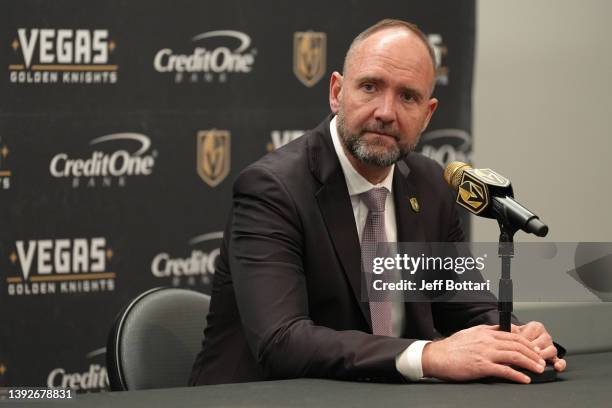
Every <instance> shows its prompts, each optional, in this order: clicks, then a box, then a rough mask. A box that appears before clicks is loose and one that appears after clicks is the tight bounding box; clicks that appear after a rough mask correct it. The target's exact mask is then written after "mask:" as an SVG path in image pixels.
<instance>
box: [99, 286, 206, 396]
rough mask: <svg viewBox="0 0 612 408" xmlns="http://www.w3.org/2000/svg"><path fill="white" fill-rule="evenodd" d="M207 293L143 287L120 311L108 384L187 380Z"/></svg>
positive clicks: (162, 384)
mask: <svg viewBox="0 0 612 408" xmlns="http://www.w3.org/2000/svg"><path fill="white" fill-rule="evenodd" d="M209 305H210V296H208V295H205V294H203V293H199V292H195V291H192V290H187V289H179V288H155V289H151V290H149V291H147V292H144V293H142V294H141V295H139V296H137V297H136V298H135V299H134V300H132V301H131V302H130V303H129V304H128V305H127V306H126V307H125V308H124V310H123V311H122V312H121V313H119V315H118V316H117V318H116V320H115V324H114V325H113V328H112V329H111V332H110V335H109V339H108V344H107V353H106V355H107V370H108V376H109V381H110V385H111V389H112V390H113V391H119V390H141V389H150V388H169V387H185V386H187V383H188V380H189V375H190V373H191V367H192V365H193V362H194V361H195V358H196V355H197V354H198V352H199V351H200V349H201V343H202V339H203V336H204V335H203V331H204V328H205V326H206V315H207V314H208V308H209Z"/></svg>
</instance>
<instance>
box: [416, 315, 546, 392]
mask: <svg viewBox="0 0 612 408" xmlns="http://www.w3.org/2000/svg"><path fill="white" fill-rule="evenodd" d="M534 332H535V331H533V332H532V331H531V330H530V331H528V332H527V333H529V334H532V333H534ZM538 338H539V336H538ZM542 344H545V342H542ZM537 350H538V349H537V348H536V344H534V342H532V341H530V340H528V339H527V338H526V337H525V336H524V334H523V333H521V334H519V333H508V332H504V331H499V326H486V325H481V326H475V327H471V328H469V329H465V330H461V331H459V332H457V333H455V334H453V335H452V336H450V337H447V338H445V339H444V340H439V341H434V342H431V343H428V344H427V345H426V346H425V348H424V349H423V355H422V360H421V362H422V367H423V375H424V376H425V377H435V378H439V379H442V380H451V381H467V380H475V379H478V378H483V377H489V376H495V377H500V378H505V379H508V380H511V381H516V382H519V383H524V384H528V383H529V382H530V381H531V380H530V378H529V377H528V376H527V375H525V374H523V373H521V372H519V371H517V370H514V369H513V368H511V367H510V365H513V366H516V367H521V368H525V369H527V370H531V371H533V372H536V373H541V372H543V371H544V366H545V361H544V359H543V358H542V357H541V356H540V354H539V352H538V351H537ZM555 355H556V352H555Z"/></svg>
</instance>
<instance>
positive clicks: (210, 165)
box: [197, 129, 230, 187]
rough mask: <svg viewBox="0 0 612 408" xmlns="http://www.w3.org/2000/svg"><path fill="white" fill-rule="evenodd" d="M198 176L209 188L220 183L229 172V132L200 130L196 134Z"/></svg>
mask: <svg viewBox="0 0 612 408" xmlns="http://www.w3.org/2000/svg"><path fill="white" fill-rule="evenodd" d="M197 169H198V174H199V175H200V177H202V180H204V181H205V182H206V184H208V185H209V186H211V187H216V186H217V185H218V184H219V183H221V182H222V181H223V180H224V179H225V177H227V175H228V174H229V171H230V132H229V131H228V130H218V129H210V130H201V131H199V132H198V162H197Z"/></svg>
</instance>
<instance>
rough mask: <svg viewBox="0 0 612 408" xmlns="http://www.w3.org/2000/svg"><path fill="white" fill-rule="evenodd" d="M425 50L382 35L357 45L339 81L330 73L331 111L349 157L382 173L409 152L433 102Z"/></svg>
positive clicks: (409, 36) (408, 37)
mask: <svg viewBox="0 0 612 408" xmlns="http://www.w3.org/2000/svg"><path fill="white" fill-rule="evenodd" d="M433 81H434V71H433V67H432V61H431V58H430V56H429V53H428V51H427V48H426V46H425V45H424V44H423V43H422V42H421V40H420V39H419V38H418V37H417V36H416V35H414V34H413V33H411V32H409V31H407V30H403V29H397V28H395V29H386V30H381V31H379V32H376V33H374V34H372V35H371V36H370V37H368V38H366V39H365V40H363V41H362V42H361V43H359V44H358V45H357V46H356V48H355V49H354V50H353V53H352V55H351V56H350V57H349V59H348V61H347V64H346V67H345V72H344V77H343V76H342V75H340V74H339V73H337V72H334V74H333V75H332V78H331V84H330V106H331V108H332V111H333V112H334V113H336V114H337V115H338V119H337V123H338V133H339V135H340V138H341V139H342V141H343V143H344V145H345V146H346V148H347V149H348V151H349V152H350V153H351V154H352V155H353V156H354V157H355V158H356V159H358V160H359V161H361V162H362V163H364V164H366V165H373V166H377V167H387V166H390V165H391V164H393V163H395V162H396V161H397V160H399V159H400V158H402V157H404V156H405V155H406V154H408V153H409V152H410V151H412V150H414V148H415V146H416V145H417V143H418V141H419V137H420V134H421V132H423V130H425V128H426V127H427V124H428V123H429V120H430V118H431V115H432V114H433V112H434V110H435V109H436V107H437V103H438V101H437V100H436V99H433V98H430V92H431V88H432V86H433Z"/></svg>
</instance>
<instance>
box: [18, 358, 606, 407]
mask: <svg viewBox="0 0 612 408" xmlns="http://www.w3.org/2000/svg"><path fill="white" fill-rule="evenodd" d="M567 362H568V368H567V370H566V371H565V372H564V373H562V374H560V375H559V380H557V381H556V382H553V383H543V384H529V385H521V384H509V383H482V382H473V383H464V384H451V383H443V382H435V383H431V382H430V383H427V382H421V383H411V384H377V383H362V382H347V381H334V380H319V379H297V380H284V381H264V382H253V383H243V384H226V385H209V386H202V387H185V388H167V389H157V390H143V391H126V392H106V393H99V394H79V395H77V397H76V398H75V399H73V400H72V401H64V402H63V403H56V402H49V401H46V402H44V403H42V404H41V403H32V404H29V405H31V406H33V407H34V406H35V407H41V406H55V405H62V406H70V407H75V408H76V407H112V408H120V407H143V408H144V407H146V408H149V407H309V408H310V407H320V406H323V407H368V408H387V407H392V408H396V407H408V406H410V407H414V406H419V407H513V408H517V407H520V408H524V407H549V406H550V407H572V408H587V407H589V408H590V407H612V352H607V353H594V354H582V355H573V356H569V357H568V358H567ZM10 406H11V404H10V403H8V405H7V407H10ZM20 406H21V405H20Z"/></svg>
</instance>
